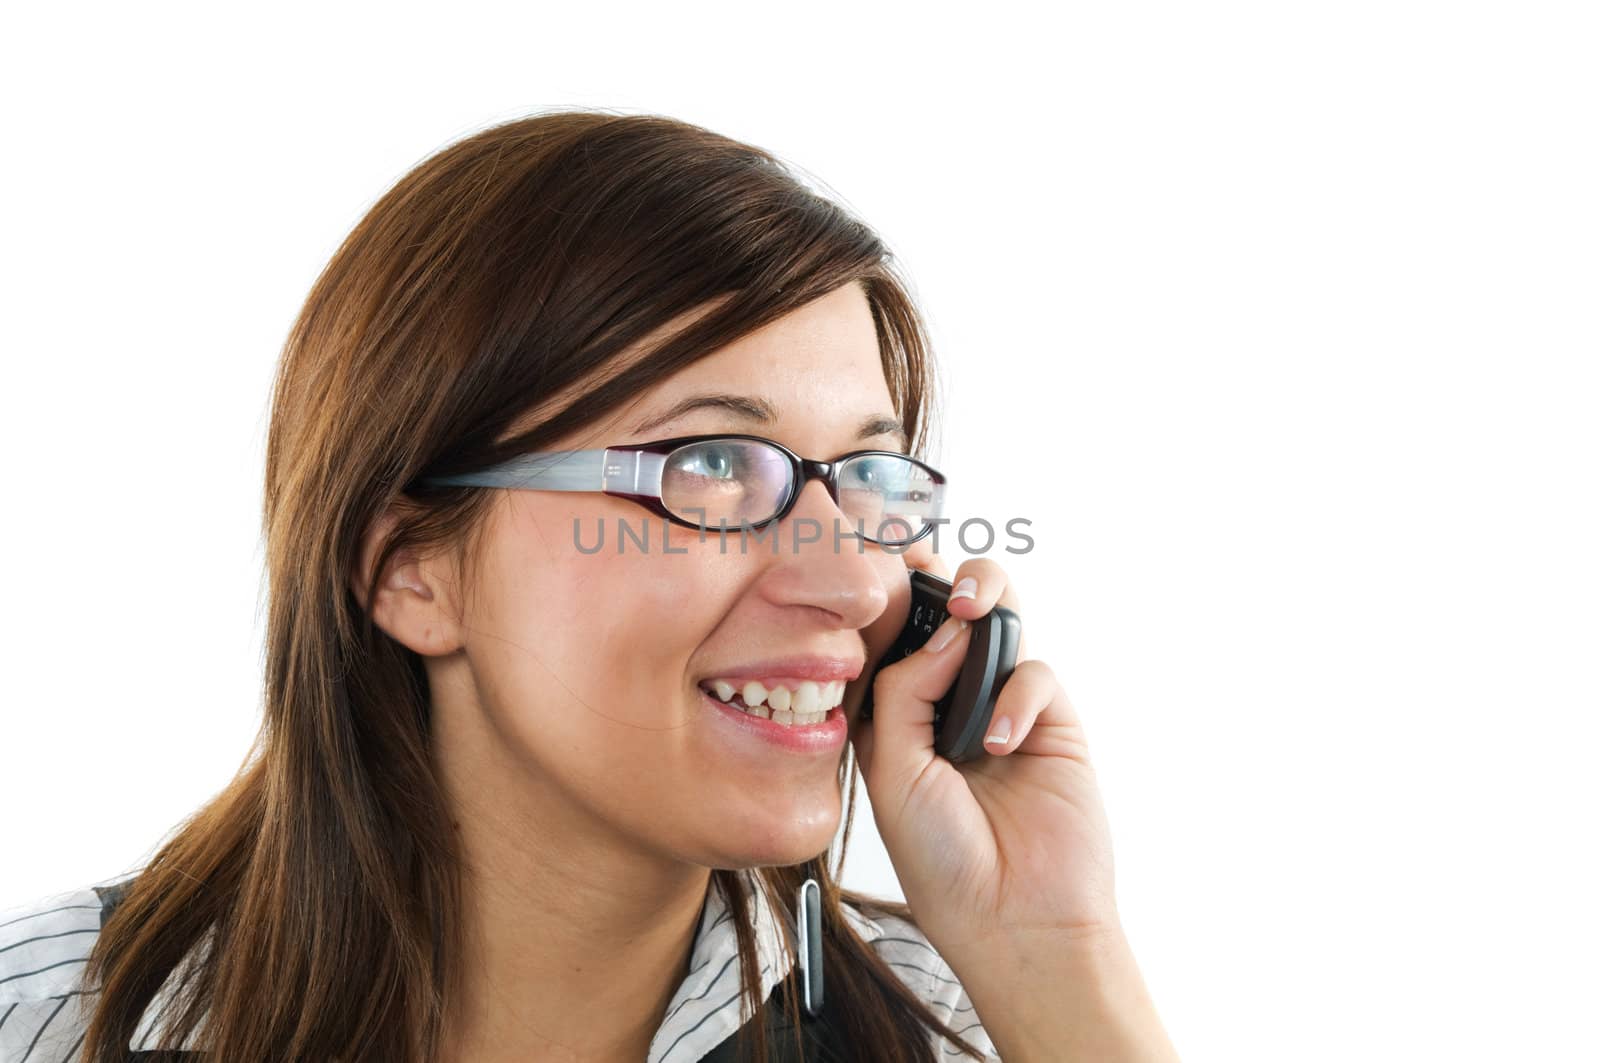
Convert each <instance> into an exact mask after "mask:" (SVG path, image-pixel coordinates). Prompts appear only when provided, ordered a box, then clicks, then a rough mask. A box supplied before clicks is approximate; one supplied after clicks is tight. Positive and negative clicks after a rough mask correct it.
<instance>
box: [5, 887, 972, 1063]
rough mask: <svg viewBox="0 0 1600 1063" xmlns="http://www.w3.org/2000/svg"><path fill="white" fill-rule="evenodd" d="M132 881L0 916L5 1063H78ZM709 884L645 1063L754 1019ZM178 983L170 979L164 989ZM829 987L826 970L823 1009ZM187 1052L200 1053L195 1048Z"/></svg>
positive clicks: (905, 942)
mask: <svg viewBox="0 0 1600 1063" xmlns="http://www.w3.org/2000/svg"><path fill="white" fill-rule="evenodd" d="M745 874H746V875H747V876H750V879H749V882H750V885H751V889H750V890H749V895H750V897H751V903H750V909H751V923H752V929H753V931H754V935H755V942H756V950H757V956H758V958H759V964H760V967H761V992H760V996H761V998H762V999H763V1000H765V999H767V998H768V997H770V996H771V994H772V991H773V987H774V986H776V985H778V984H779V983H780V982H782V981H783V980H784V979H785V978H787V977H788V976H789V974H790V968H791V966H792V962H791V960H790V958H789V955H788V952H787V951H786V950H785V949H784V947H783V940H784V938H783V929H782V927H781V926H780V923H779V920H780V919H783V920H784V921H785V922H786V923H787V925H788V926H789V928H790V929H791V930H792V929H793V926H794V921H793V920H794V917H793V913H782V914H781V915H780V914H779V913H775V912H773V911H772V908H771V906H770V905H769V904H768V902H767V899H766V894H765V893H764V892H763V891H762V890H760V889H756V888H754V884H753V878H754V873H753V872H748V871H747V872H745ZM125 881H127V878H126V876H124V877H122V878H119V879H115V880H107V881H106V882H103V883H100V884H97V885H94V886H89V887H86V888H84V889H81V890H76V891H73V892H69V893H62V894H58V895H56V896H53V897H47V898H44V899H42V900H39V901H36V902H34V903H32V904H28V905H25V906H23V907H20V908H13V909H10V910H8V911H3V912H0V1063H78V1061H79V1059H80V1054H79V1050H80V1048H81V1046H82V1044H83V1035H84V1031H85V1030H86V1029H87V1028H88V1019H89V1015H88V1009H89V1008H92V1007H93V1001H94V1000H95V998H96V995H97V994H98V992H99V991H98V990H97V989H88V990H85V989H84V987H83V983H82V976H83V970H84V965H85V963H86V962H87V960H88V957H89V950H90V949H91V948H92V947H93V946H94V943H95V938H96V936H97V935H98V934H99V932H100V925H101V922H102V921H103V918H104V915H105V913H106V908H107V904H108V901H109V900H110V899H111V898H112V897H113V896H114V894H115V893H116V892H117V886H118V885H120V884H121V883H123V882H125ZM714 883H715V880H713V886H712V888H710V889H709V890H708V891H707V894H706V903H705V905H704V907H703V908H702V910H701V914H700V922H699V924H698V925H697V927H696V930H695V940H694V946H693V948H692V950H691V953H690V961H689V973H688V974H687V975H686V976H685V977H684V979H683V981H682V982H681V983H680V984H679V985H678V989H677V992H676V993H674V994H673V997H672V1002H671V1003H670V1004H669V1005H668V1007H667V1011H666V1016H665V1018H663V1019H662V1022H661V1026H660V1028H659V1029H658V1030H657V1031H656V1034H655V1038H654V1039H653V1040H652V1041H651V1042H650V1052H649V1055H648V1057H647V1058H646V1063H694V1061H695V1060H699V1059H702V1058H703V1057H704V1056H705V1055H706V1054H707V1053H709V1052H710V1051H711V1050H712V1049H713V1048H715V1047H717V1046H718V1045H720V1044H722V1043H723V1042H724V1041H726V1040H727V1039H728V1038H729V1037H731V1036H732V1035H733V1034H734V1032H735V1030H737V1029H738V1027H739V1026H740V1024H741V1023H742V1022H745V1021H747V1020H748V1018H749V1016H748V1015H744V1014H742V1005H741V1004H740V1000H741V997H742V994H741V993H740V986H739V963H738V953H739V948H738V939H737V937H736V935H735V930H734V927H733V924H732V923H731V921H730V915H731V913H730V912H729V909H728V906H727V904H726V901H725V898H724V897H723V896H722V893H721V890H720V889H718V888H716V887H715V884H714ZM844 912H845V916H846V918H847V919H849V920H850V922H851V925H852V926H854V928H855V929H856V931H857V932H858V933H859V934H860V935H861V937H862V938H863V940H865V941H867V942H868V943H869V944H870V947H872V948H873V949H875V950H876V951H877V953H878V954H879V955H880V956H881V957H882V958H883V959H884V961H885V962H886V963H888V965H889V967H890V969H891V970H892V971H894V972H895V974H896V975H898V976H899V977H900V979H901V981H903V982H904V983H905V984H906V985H907V986H909V987H910V988H911V989H912V991H913V992H914V993H916V995H917V996H918V997H919V998H920V999H922V1000H923V1001H925V1002H927V1004H928V1005H929V1006H930V1008H931V1009H932V1010H933V1013H934V1014H935V1015H937V1016H938V1017H939V1018H940V1019H941V1020H943V1021H944V1022H945V1023H946V1024H948V1025H949V1026H950V1027H951V1028H952V1029H954V1030H956V1031H957V1032H959V1033H960V1034H961V1036H962V1037H963V1038H965V1039H966V1040H967V1041H969V1042H970V1043H971V1044H973V1045H974V1046H976V1047H978V1048H980V1049H982V1050H984V1052H985V1053H986V1058H987V1059H991V1060H997V1059H999V1058H1000V1057H999V1055H998V1054H997V1053H996V1052H995V1051H994V1046H993V1044H992V1042H991V1041H990V1040H989V1037H988V1035H987V1034H986V1033H985V1031H984V1029H983V1026H982V1024H981V1023H980V1022H979V1021H978V1016H977V1013H976V1012H975V1011H974V1010H973V1007H972V1002H971V1001H970V1000H968V999H967V994H966V992H965V991H964V990H963V989H962V987H961V983H960V982H959V981H958V980H957V979H956V977H955V975H954V973H953V972H952V971H951V970H950V967H949V965H948V964H946V963H945V962H944V960H943V959H942V958H941V957H940V956H939V954H938V953H937V952H936V951H935V950H934V948H933V946H932V945H930V944H929V942H928V939H927V938H926V937H925V936H923V934H922V933H921V931H919V930H918V929H917V928H916V927H915V926H913V925H912V924H911V923H909V922H907V921H906V920H903V919H900V918H898V917H896V916H893V915H890V914H888V913H875V914H873V915H872V916H869V915H867V914H866V913H865V912H863V911H861V910H859V909H857V908H854V907H852V906H849V905H845V906H844ZM174 981H175V980H174V979H169V981H168V985H171V984H173V983H174ZM827 987H828V981H827V971H826V969H824V971H823V993H824V999H826V994H827V991H828V988H827ZM169 999H170V997H169V995H168V993H167V988H166V987H165V986H164V987H163V989H162V991H161V992H159V993H157V995H156V997H155V999H154V1000H152V1001H151V1004H150V1007H149V1008H148V1009H146V1011H145V1013H144V1017H143V1019H142V1020H141V1021H140V1023H139V1025H138V1027H137V1028H136V1029H135V1031H134V1034H133V1037H132V1039H131V1040H130V1041H129V1044H128V1047H129V1049H131V1050H134V1051H140V1050H146V1049H152V1048H154V1047H156V1046H158V1045H159V1046H163V1047H176V1046H172V1045H166V1044H164V1042H163V1040H162V1033H163V1028H162V1024H161V1015H162V1010H163V1008H162V1005H163V1003H164V1002H165V1001H167V1000H169ZM930 1038H931V1043H932V1044H933V1045H934V1046H935V1048H936V1050H937V1053H936V1058H938V1059H941V1060H951V1061H954V1060H955V1059H956V1058H957V1052H956V1050H955V1047H954V1046H953V1045H952V1044H950V1042H949V1041H947V1040H946V1039H944V1038H942V1037H939V1036H936V1035H933V1034H932V1033H930ZM182 1047H185V1048H193V1047H195V1045H194V1043H193V1042H192V1041H191V1042H190V1043H189V1044H186V1045H184V1046H182ZM134 1058H138V1057H134ZM964 1058H970V1057H964Z"/></svg>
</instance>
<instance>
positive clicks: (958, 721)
mask: <svg viewBox="0 0 1600 1063" xmlns="http://www.w3.org/2000/svg"><path fill="white" fill-rule="evenodd" d="M907 572H909V573H910V578H911V611H910V612H909V613H907V614H906V626H905V627H903V628H901V629H900V636H899V637H898V638H897V639H895V642H894V645H892V646H890V647H889V649H888V650H887V651H885V653H884V655H883V659H882V660H880V661H879V662H878V666H877V667H878V668H887V667H888V666H889V665H891V664H894V663H895V662H896V661H900V660H904V659H905V658H906V657H909V656H911V654H913V653H915V652H917V651H918V650H920V649H921V648H922V645H923V643H925V642H927V641H928V639H930V638H931V637H932V636H933V633H934V632H935V631H936V630H938V627H939V625H940V624H942V623H944V620H945V617H947V616H949V615H950V610H949V602H950V589H951V583H950V581H949V580H947V579H941V578H939V577H938V576H935V575H933V574H932V573H931V572H924V571H922V570H921V569H919V568H913V569H908V570H907ZM970 627H971V631H970V636H969V639H968V642H967V658H966V661H965V662H963V663H962V665H961V672H960V674H959V675H957V676H956V679H955V682H954V683H951V684H950V690H949V692H947V693H946V694H945V696H944V697H942V698H940V699H939V701H938V703H936V704H935V705H934V707H933V748H934V751H935V752H937V753H938V754H939V755H940V756H941V757H943V758H945V759H946V760H948V761H950V762H951V763H953V764H960V763H961V762H962V761H966V760H974V759H976V758H978V757H981V756H983V755H984V753H986V752H987V750H985V749H984V746H983V736H984V735H986V734H988V733H989V718H990V717H991V716H993V715H994V703H995V699H996V698H997V697H999V696H1000V688H1001V687H1002V686H1004V685H1005V681H1006V680H1007V679H1009V678H1010V677H1011V670H1012V669H1013V668H1015V667H1016V664H1017V647H1018V645H1019V644H1020V643H1021V641H1022V618H1021V617H1019V616H1018V615H1017V614H1016V613H1015V612H1013V611H1012V610H1010V609H1007V608H1006V607H1005V606H1003V605H996V606H995V607H994V608H993V609H990V610H989V612H988V613H987V614H986V615H984V616H981V617H979V618H978V619H977V620H974V621H972V623H971V625H970ZM876 677H877V670H876V669H874V671H873V676H872V678H876ZM861 718H862V719H863V720H870V719H872V684H871V682H870V681H869V682H868V684H867V693H866V695H865V697H864V698H863V699H862V702H861Z"/></svg>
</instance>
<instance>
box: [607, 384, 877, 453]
mask: <svg viewBox="0 0 1600 1063" xmlns="http://www.w3.org/2000/svg"><path fill="white" fill-rule="evenodd" d="M705 409H712V410H722V411H724V412H726V413H731V414H733V415H734V416H735V417H739V418H742V419H744V420H747V421H754V422H756V423H758V424H764V425H770V424H774V423H776V421H777V420H778V414H777V411H775V410H774V409H773V408H772V404H771V403H769V402H767V401H766V400H765V399H762V398H760V397H757V396H746V395H728V394H720V393H719V394H707V395H691V396H689V397H688V398H686V399H682V400H680V401H678V402H675V403H673V404H672V405H671V406H670V407H668V408H667V409H666V410H665V411H664V412H662V413H660V414H658V415H656V416H655V417H652V418H650V419H649V420H647V421H645V422H643V423H642V424H639V425H636V426H635V427H634V431H635V432H648V431H650V430H651V429H654V428H659V427H661V426H662V425H664V424H668V423H670V422H672V421H676V420H677V419H678V418H680V417H682V416H684V415H685V414H687V413H690V412H692V411H694V410H705ZM882 435H892V436H896V437H898V438H899V440H900V446H901V447H902V448H903V447H905V446H906V444H907V443H908V442H909V440H908V439H907V438H906V429H905V426H904V425H903V424H901V423H900V419H899V418H898V417H886V416H884V415H882V414H873V415H872V416H870V417H868V418H867V419H866V420H864V421H862V422H861V425H860V427H859V428H857V430H856V438H857V439H871V438H873V437H874V436H882Z"/></svg>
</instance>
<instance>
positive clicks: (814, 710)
mask: <svg viewBox="0 0 1600 1063" xmlns="http://www.w3.org/2000/svg"><path fill="white" fill-rule="evenodd" d="M844 688H845V681H844V680H842V679H834V680H830V681H829V682H826V683H817V682H814V681H812V680H809V679H807V680H802V681H796V682H792V683H790V682H783V681H771V682H769V683H762V682H759V681H756V680H751V681H749V682H746V683H743V684H742V685H736V684H734V683H732V682H730V681H728V680H725V679H708V680H706V681H705V682H704V683H701V684H700V689H701V690H703V691H705V693H706V694H707V695H708V696H710V697H713V698H716V699H717V700H718V701H721V702H723V703H724V704H727V705H731V706H732V707H734V708H736V709H738V710H739V711H740V712H744V713H747V714H749V715H751V716H758V717H760V718H761V719H763V720H772V721H773V722H774V723H780V724H787V725H789V726H791V727H793V726H803V725H805V724H814V723H821V722H822V721H824V720H826V719H827V718H828V717H830V716H832V715H835V714H836V713H837V712H838V711H840V710H839V705H840V703H841V702H843V701H844Z"/></svg>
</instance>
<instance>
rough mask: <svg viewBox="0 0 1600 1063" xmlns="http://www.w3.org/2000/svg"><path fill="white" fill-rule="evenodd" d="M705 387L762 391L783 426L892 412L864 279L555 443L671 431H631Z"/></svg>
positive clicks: (656, 339)
mask: <svg viewBox="0 0 1600 1063" xmlns="http://www.w3.org/2000/svg"><path fill="white" fill-rule="evenodd" d="M715 306H716V304H715V303H711V304H707V305H706V306H704V307H701V308H698V309H696V310H695V311H693V312H691V314H687V315H684V316H683V317H682V318H680V319H677V320H675V321H673V322H671V323H669V324H668V325H666V326H663V328H661V329H660V330H658V331H657V332H656V333H652V334H651V335H650V336H649V337H647V338H646V339H645V340H644V341H641V343H640V344H639V352H640V353H638V354H634V353H632V352H630V353H629V354H627V355H624V356H623V357H622V359H620V360H619V367H620V366H623V365H627V364H630V363H632V362H633V361H634V359H635V358H636V357H649V353H648V352H649V351H651V350H654V349H655V348H656V347H658V346H659V345H660V343H661V342H662V341H663V340H665V339H666V338H668V337H669V336H670V335H671V334H672V333H673V332H676V331H678V330H680V329H682V328H683V327H685V326H686V325H688V324H691V323H692V322H693V320H694V319H696V318H698V317H699V316H700V315H702V314H705V313H707V312H709V311H710V310H712V309H714V308H715ZM614 371H615V370H614ZM584 386H585V387H586V388H587V387H592V386H593V384H592V383H586V384H585V385H584ZM708 392H716V393H720V394H732V395H748V396H751V397H755V398H759V399H761V400H762V401H763V402H764V403H765V404H766V405H768V406H770V407H771V408H772V409H773V411H774V412H775V414H776V416H777V418H778V420H779V421H781V422H783V423H784V424H786V425H788V424H793V423H795V422H800V421H804V422H806V423H809V424H812V425H817V426H829V425H842V424H848V425H850V426H851V427H852V428H853V427H854V426H855V425H856V424H858V423H860V422H861V421H863V419H865V418H866V417H867V416H869V415H885V414H887V415H893V414H894V413H895V412H896V411H895V409H894V402H893V398H892V397H891V395H890V393H889V386H888V382H887V381H886V380H885V379H884V374H883V360H882V355H881V353H880V351H879V347H878V338H877V329H876V327H875V325H874V323H873V319H872V310H871V306H870V304H869V303H868V301H867V296H866V293H865V292H864V291H862V290H861V288H860V286H859V285H856V284H846V285H844V286H842V287H840V288H837V289H835V290H834V291H832V292H829V293H827V294H826V295H823V296H821V297H819V298H817V299H814V300H812V301H811V302H810V303H807V304H805V305H804V306H801V307H799V308H797V309H795V310H793V311H791V312H790V313H788V314H786V315H784V316H783V317H781V318H778V319H777V320H775V321H772V322H769V323H768V324H766V325H764V326H762V327H761V328H759V329H757V330H755V331H754V332H750V333H747V334H746V335H744V336H741V337H740V338H739V339H737V340H735V341H734V342H732V343H730V344H728V345H727V346H725V347H722V348H720V349H719V350H716V351H713V352H712V353H711V354H708V355H706V356H705V357H703V358H700V359H698V360H696V361H695V362H693V363H692V364H690V365H687V366H685V367H684V368H683V369H681V370H679V371H678V372H677V373H674V374H673V375H672V376H670V377H668V378H666V379H665V380H662V381H658V382H657V383H656V384H654V385H652V386H651V387H649V388H647V389H645V390H644V391H643V392H641V393H640V394H639V395H637V396H635V397H634V398H633V399H632V400H631V401H629V402H627V403H625V404H624V405H623V406H622V407H621V408H620V409H618V410H617V411H614V412H613V413H611V414H609V415H607V416H606V417H605V418H603V419H602V421H601V422H600V423H598V424H595V425H590V426H587V427H585V428H582V429H579V430H578V431H576V432H574V433H573V434H572V435H571V436H569V437H568V438H567V439H564V440H560V441H556V442H553V443H552V444H550V447H551V449H567V448H569V447H579V446H594V445H603V444H597V443H596V442H595V441H596V440H603V441H604V443H612V444H617V443H622V442H637V441H639V440H642V439H643V438H645V437H647V436H651V435H656V436H659V435H660V434H661V431H667V430H671V431H673V433H674V434H677V432H676V430H675V429H669V428H663V429H662V430H661V431H656V432H654V433H652V432H644V433H643V434H642V435H639V436H638V439H634V438H633V436H634V435H636V434H637V433H635V432H634V429H635V428H636V427H638V426H640V425H643V424H645V423H647V422H648V421H650V420H653V419H656V418H657V416H658V415H660V414H662V413H664V412H666V411H668V410H670V409H671V408H672V407H673V406H674V405H676V404H678V403H680V402H682V401H683V400H685V399H688V398H692V397H694V396H697V395H703V394H706V393H708ZM569 398H570V396H567V397H562V398H552V399H551V400H549V401H547V402H545V403H541V404H540V406H539V408H538V409H537V410H535V411H533V412H532V414H531V415H530V416H528V417H525V418H523V419H522V420H521V425H522V426H526V425H529V424H534V423H537V421H538V420H540V419H542V417H543V416H548V414H550V413H553V412H555V411H556V410H559V409H560V408H561V407H562V406H564V405H565V403H566V401H567V400H568V399H569ZM718 416H719V415H718V414H717V413H716V411H715V410H714V409H702V410H698V411H696V412H694V413H690V414H687V415H685V417H684V418H683V419H682V422H681V423H682V424H683V425H684V426H685V427H684V431H685V432H687V431H690V430H691V428H690V427H689V426H690V425H691V424H692V423H694V421H693V419H695V418H698V419H699V423H702V424H704V423H707V422H708V421H713V420H715V419H717V418H718ZM673 423H674V424H677V423H679V421H677V420H675V421H674V422H673ZM695 430H697V429H695ZM715 430H720V429H715ZM741 430H744V429H741ZM625 437H626V438H625Z"/></svg>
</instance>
